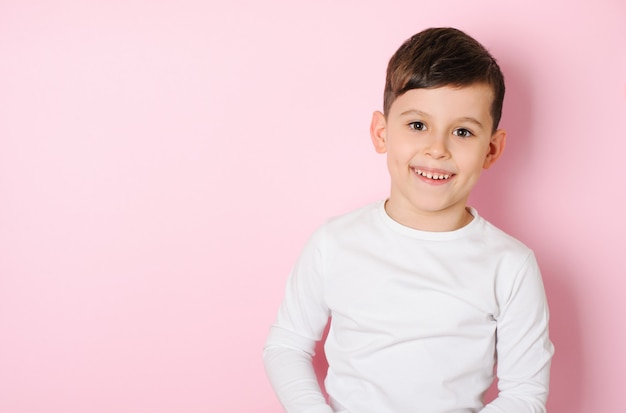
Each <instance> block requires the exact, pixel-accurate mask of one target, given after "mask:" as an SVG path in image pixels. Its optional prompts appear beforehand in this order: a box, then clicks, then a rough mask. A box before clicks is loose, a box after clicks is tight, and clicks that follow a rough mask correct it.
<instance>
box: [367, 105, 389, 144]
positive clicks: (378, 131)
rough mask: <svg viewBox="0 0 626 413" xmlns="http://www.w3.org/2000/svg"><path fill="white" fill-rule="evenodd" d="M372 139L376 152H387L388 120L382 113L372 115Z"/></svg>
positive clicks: (377, 112)
mask: <svg viewBox="0 0 626 413" xmlns="http://www.w3.org/2000/svg"><path fill="white" fill-rule="evenodd" d="M370 137H371V138H372V143H373V144H374V149H375V150H376V152H378V153H385V152H387V120H386V119H385V115H383V114H382V112H379V111H376V112H374V113H373V114H372V124H371V125H370Z"/></svg>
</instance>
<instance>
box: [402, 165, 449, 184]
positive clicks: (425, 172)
mask: <svg viewBox="0 0 626 413" xmlns="http://www.w3.org/2000/svg"><path fill="white" fill-rule="evenodd" d="M411 170H412V171H413V173H414V174H415V176H416V177H418V178H419V179H420V180H421V181H423V182H426V183H428V184H430V185H442V184H445V183H447V182H449V181H450V180H451V179H452V178H454V176H455V175H456V174H455V173H453V172H450V171H446V170H445V169H438V168H424V167H420V166H415V167H411Z"/></svg>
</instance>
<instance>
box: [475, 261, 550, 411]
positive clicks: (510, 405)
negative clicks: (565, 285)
mask: <svg viewBox="0 0 626 413" xmlns="http://www.w3.org/2000/svg"><path fill="white" fill-rule="evenodd" d="M497 290H498V291H497V292H498V297H499V299H500V300H501V303H500V308H501V311H500V314H499V315H498V317H497V320H496V321H497V333H496V334H497V345H496V351H497V357H498V367H497V375H498V390H499V393H498V397H497V398H496V399H495V400H494V401H493V402H491V403H490V404H489V405H487V406H485V408H484V409H483V410H481V411H480V413H545V412H546V408H545V404H546V400H547V397H548V385H549V380H550V362H551V358H552V355H553V353H554V347H553V346H552V343H551V342H550V339H549V338H548V319H549V314H548V305H547V302H546V297H545V292H544V289H543V283H542V280H541V274H540V272H539V268H538V266H537V263H536V261H535V257H534V255H532V254H530V256H529V257H528V259H527V260H526V262H525V263H524V265H523V266H522V268H521V269H520V272H519V273H518V274H517V276H516V277H515V279H514V280H513V283H512V285H510V286H507V287H506V288H502V289H501V290H500V289H499V288H497Z"/></svg>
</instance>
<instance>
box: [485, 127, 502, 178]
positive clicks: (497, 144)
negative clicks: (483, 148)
mask: <svg viewBox="0 0 626 413" xmlns="http://www.w3.org/2000/svg"><path fill="white" fill-rule="evenodd" d="M505 144H506V131H505V130H504V129H498V130H496V131H495V132H494V133H493V135H491V139H490V140H489V152H487V155H486V156H485V161H484V163H483V168H484V169H489V168H490V167H491V165H493V164H494V163H495V162H496V161H497V160H498V158H499V157H500V155H502V152H504V147H505V146H506V145H505Z"/></svg>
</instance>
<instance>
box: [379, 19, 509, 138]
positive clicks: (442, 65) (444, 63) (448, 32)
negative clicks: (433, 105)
mask: <svg viewBox="0 0 626 413" xmlns="http://www.w3.org/2000/svg"><path fill="white" fill-rule="evenodd" d="M479 83H483V84H487V85H488V86H489V87H490V88H491V89H492V91H493V101H492V104H491V117H492V120H493V125H492V131H495V130H496V129H498V125H499V123H500V117H501V116H502V104H503V101H504V76H503V75H502V72H501V71H500V67H499V66H498V64H497V63H496V60H495V59H494V58H493V57H492V56H491V54H489V52H488V51H487V50H486V49H485V48H484V47H483V46H482V45H481V44H480V43H478V42H477V41H476V40H474V39H473V38H472V37H470V36H468V35H467V34H465V33H463V32H462V31H460V30H458V29H454V28H431V29H426V30H424V31H422V32H419V33H417V34H416V35H414V36H413V37H411V38H410V39H408V40H407V41H406V42H404V43H403V44H402V46H400V48H399V49H398V50H397V51H396V53H395V54H394V55H393V56H392V57H391V60H390V61H389V65H388V66H387V80H386V82H385V96H384V103H383V110H384V114H385V116H387V115H388V114H389V109H390V108H391V105H392V104H393V102H394V101H395V100H396V99H397V98H398V97H399V96H401V95H403V94H404V93H406V92H407V91H409V90H411V89H430V88H437V87H442V86H454V87H462V86H469V85H472V84H479Z"/></svg>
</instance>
